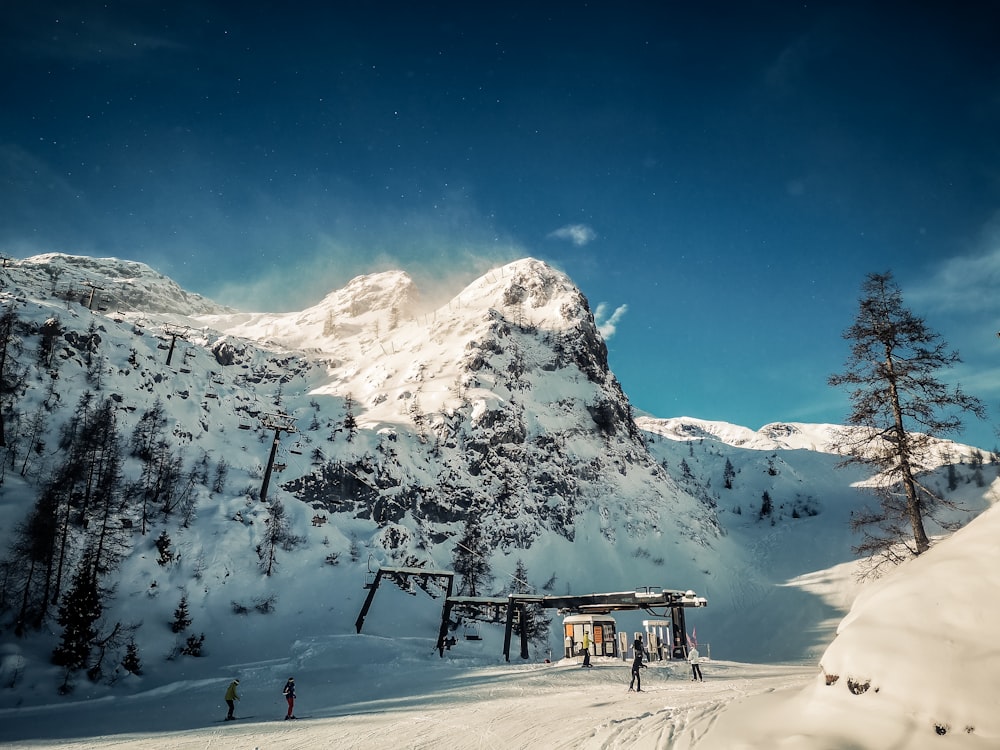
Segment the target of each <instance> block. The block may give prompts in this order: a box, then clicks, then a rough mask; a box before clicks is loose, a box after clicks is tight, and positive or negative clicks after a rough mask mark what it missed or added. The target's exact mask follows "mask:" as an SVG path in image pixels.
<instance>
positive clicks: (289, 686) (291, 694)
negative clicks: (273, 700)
mask: <svg viewBox="0 0 1000 750" xmlns="http://www.w3.org/2000/svg"><path fill="white" fill-rule="evenodd" d="M281 692H282V693H283V694H284V696H285V700H287V701H288V713H287V714H285V721H288V719H294V718H295V714H294V713H293V710H294V709H295V678H294V677H289V678H288V682H286V683H285V688H284V690H282V691H281Z"/></svg>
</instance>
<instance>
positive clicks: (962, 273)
mask: <svg viewBox="0 0 1000 750" xmlns="http://www.w3.org/2000/svg"><path fill="white" fill-rule="evenodd" d="M991 235H992V236H991V238H990V239H989V240H988V242H987V243H986V247H985V249H983V250H982V251H980V252H977V253H973V254H969V255H962V256H958V257H954V258H949V259H947V260H945V261H944V262H943V263H941V265H940V266H938V268H937V270H936V271H935V273H934V274H933V275H932V276H931V277H930V278H928V279H927V280H926V281H925V282H923V283H919V282H918V283H916V284H913V285H911V286H908V287H907V289H906V297H907V300H908V301H911V302H913V303H914V304H915V305H917V306H919V307H924V308H928V309H931V310H938V311H948V312H973V311H975V312H979V313H984V312H985V313H995V312H997V311H1000V296H998V295H997V289H1000V226H998V228H997V229H996V230H994V231H993V232H991Z"/></svg>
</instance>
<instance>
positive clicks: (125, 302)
mask: <svg viewBox="0 0 1000 750" xmlns="http://www.w3.org/2000/svg"><path fill="white" fill-rule="evenodd" d="M6 268H7V270H8V273H9V274H10V276H11V277H12V280H13V281H14V283H15V284H19V285H27V286H33V287H35V288H38V289H47V290H48V291H49V292H50V293H52V294H54V295H56V296H59V297H62V298H64V299H69V298H74V299H77V300H81V301H82V302H83V303H84V304H86V305H87V306H88V307H89V308H90V309H92V310H101V311H103V310H110V311H114V310H122V311H142V312H145V313H155V314H168V313H173V314H176V315H202V314H212V313H215V314H219V313H224V312H227V311H228V310H229V308H226V307H224V306H222V305H219V304H216V303H215V302H212V301H211V300H209V299H206V298H205V297H202V296H201V295H198V294H193V293H191V292H187V291H185V290H183V289H181V287H180V286H178V285H177V284H176V283H175V282H174V281H173V280H171V279H169V278H167V277H166V276H164V275H163V274H161V273H157V272H156V271H154V270H153V269H152V268H150V267H149V266H147V265H146V264H145V263H138V262H136V261H130V260H120V259H118V258H90V257H87V256H82V255H67V254H65V253H45V254H42V255H35V256H32V257H30V258H25V259H23V260H11V261H8V262H7V264H6Z"/></svg>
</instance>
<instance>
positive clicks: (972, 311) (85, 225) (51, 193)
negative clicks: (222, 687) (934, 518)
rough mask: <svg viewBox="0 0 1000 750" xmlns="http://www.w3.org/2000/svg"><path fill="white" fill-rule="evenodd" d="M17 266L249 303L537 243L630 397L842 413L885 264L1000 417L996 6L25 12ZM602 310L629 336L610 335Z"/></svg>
mask: <svg viewBox="0 0 1000 750" xmlns="http://www.w3.org/2000/svg"><path fill="white" fill-rule="evenodd" d="M0 18H2V23H0V59H2V62H3V66H4V69H5V70H6V71H8V75H5V76H4V77H3V79H2V81H0V102H2V105H0V201H2V205H3V211H2V212H0V251H2V252H4V253H6V254H8V255H13V256H15V257H23V256H26V255H30V254H34V253H37V252H47V251H53V250H58V251H64V252H70V253H78V254H87V255H101V256H116V257H122V258H129V259H134V260H140V261H144V262H147V263H149V264H151V265H153V266H154V267H155V268H157V269H158V270H160V271H161V272H163V273H165V274H167V275H169V276H171V277H172V278H174V279H175V280H177V281H178V283H180V284H182V285H183V286H184V287H185V288H187V289H190V290H193V291H197V292H200V293H202V294H205V295H207V296H210V297H212V298H214V299H217V300H218V301H221V302H226V303H229V304H234V305H237V306H239V307H241V308H244V309H246V308H255V309H273V310H279V309H293V308H299V307H303V306H305V305H306V304H310V303H312V302H314V301H318V300H319V299H320V298H321V297H322V296H323V294H324V293H325V292H327V291H329V290H331V289H333V288H336V287H339V286H341V285H343V284H344V283H345V282H346V281H348V280H349V279H350V278H351V277H353V276H354V275H357V274H358V273H365V272H369V271H374V270H383V269H385V268H403V269H405V270H407V271H408V272H409V273H411V275H413V276H414V278H416V279H417V280H418V281H420V282H422V283H426V284H427V285H428V289H431V290H433V289H436V288H437V287H439V286H444V287H450V288H451V289H452V290H457V288H459V286H460V285H461V284H463V283H465V282H467V281H469V280H471V279H472V278H473V277H474V276H475V275H477V274H478V273H480V272H482V271H483V270H485V269H486V268H487V267H489V266H490V265H493V264H495V263H498V262H503V261H507V260H511V259H514V258H518V257H525V256H533V257H537V258H540V259H542V260H545V261H548V262H550V263H552V264H553V265H555V266H557V267H559V268H560V269H562V270H564V271H565V272H567V273H568V274H569V275H570V277H571V278H572V279H573V280H574V281H575V282H576V283H577V284H578V285H579V286H580V288H581V289H582V290H583V292H584V293H585V294H586V295H587V297H588V298H589V299H590V301H591V304H592V306H593V307H594V309H595V310H597V311H599V312H600V314H601V315H600V317H601V320H602V321H603V322H609V325H610V327H609V328H608V331H609V337H608V345H609V350H610V361H611V365H612V368H613V370H614V371H615V373H616V374H617V375H618V377H619V379H620V380H621V382H622V385H623V387H624V388H625V391H626V393H628V395H629V396H630V398H631V399H632V402H633V404H634V405H635V406H636V407H637V408H638V409H641V410H644V411H648V412H650V413H653V414H655V415H657V416H664V417H666V416H679V415H688V416H695V417H702V418H706V419H719V420H725V421H731V422H735V423H738V424H743V425H746V426H749V427H753V428H757V427H760V426H761V425H763V424H765V423H767V422H771V421H781V420H785V421H818V422H842V421H844V418H845V417H846V414H847V412H848V404H847V402H846V399H845V398H844V396H843V394H840V393H838V392H836V391H834V390H833V389H831V388H829V387H828V386H827V385H826V378H827V376H828V375H829V374H831V373H833V372H836V371H839V370H840V369H841V368H842V366H843V363H844V361H845V359H846V356H847V344H846V342H844V341H843V339H842V338H841V333H842V331H843V330H844V329H846V328H847V327H848V326H849V325H850V324H851V322H852V320H853V317H854V314H855V311H856V306H857V297H858V294H859V291H860V287H861V284H862V282H863V280H864V277H865V275H866V274H868V273H870V272H873V271H879V272H881V271H885V270H892V271H893V273H894V274H895V276H896V278H897V280H898V281H899V283H900V285H901V287H902V289H903V294H904V300H905V302H906V303H907V304H908V305H909V306H910V307H911V308H913V309H914V311H915V312H917V313H918V314H920V315H923V316H924V317H925V318H926V319H927V321H928V323H929V325H930V326H931V327H932V328H934V329H935V330H937V331H938V332H939V333H941V334H942V335H943V337H944V338H945V339H946V340H947V341H948V342H949V343H950V344H951V345H952V346H953V347H955V348H957V349H958V350H959V352H960V354H961V355H962V358H963V360H964V363H963V365H962V366H961V367H960V368H958V369H957V370H956V371H954V373H953V376H954V377H955V378H956V379H958V380H960V381H961V383H962V385H963V387H964V388H965V389H966V390H967V391H969V392H970V393H972V394H974V395H977V396H979V397H980V398H982V399H983V400H984V401H985V402H986V403H987V404H988V405H989V407H990V410H991V416H990V421H989V422H988V423H981V424H970V429H969V430H968V431H967V432H966V434H965V435H964V439H966V440H968V441H969V442H972V443H974V444H977V445H980V446H982V447H985V448H993V447H995V446H996V444H997V439H996V437H995V432H994V427H995V425H997V424H1000V408H998V407H1000V339H998V338H997V335H996V332H997V331H998V330H1000V301H998V299H997V295H996V293H995V291H996V288H997V284H998V281H1000V84H998V81H1000V53H998V52H997V46H996V38H997V37H998V33H1000V9H998V6H997V5H996V4H995V3H989V2H968V3H945V2H941V3H935V2H925V3H902V2H900V3H867V2H865V3H850V2H848V3H843V2H829V3H824V2H819V3H805V4H803V3H798V4H796V3H790V2H774V3H767V2H760V3H747V2H703V3H686V2H685V3H682V2H662V3H653V2H646V3H639V2H624V3H622V2H617V3H611V2H606V3H605V2H587V3H584V2H553V3H528V2H504V3H469V2H463V3H451V2H440V3H434V2H428V3H415V2H406V3H404V2H382V3H375V2H367V3H365V2H357V3H351V4H340V3H308V4H298V5H297V4H277V3H253V2H250V3H240V4H237V3H229V2H184V1H183V0H180V1H179V2H172V3H168V4H157V3H151V2H131V3H106V4H100V5H98V4H96V3H95V4H90V3H84V4H81V3H68V2H67V3H52V2H46V1H45V0H42V1H41V2H37V3H34V4H31V6H30V7H28V4H17V5H14V4H11V3H5V4H4V5H3V7H2V9H0ZM612 328H613V332H612Z"/></svg>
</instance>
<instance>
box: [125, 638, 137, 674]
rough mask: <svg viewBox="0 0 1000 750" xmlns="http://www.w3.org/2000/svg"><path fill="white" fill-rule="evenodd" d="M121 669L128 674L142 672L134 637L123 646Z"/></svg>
mask: <svg viewBox="0 0 1000 750" xmlns="http://www.w3.org/2000/svg"><path fill="white" fill-rule="evenodd" d="M122 669H124V670H125V671H126V672H128V673H129V674H134V675H141V674H142V662H141V661H140V659H139V647H138V646H137V645H136V643H135V639H134V638H133V639H131V640H130V641H129V642H128V645H127V646H125V657H124V658H123V659H122Z"/></svg>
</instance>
